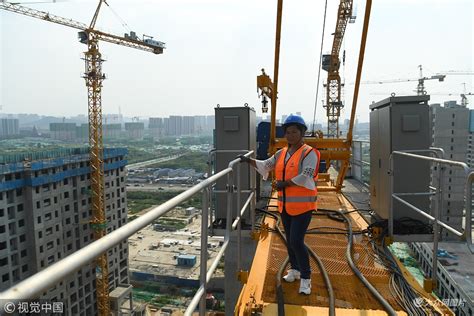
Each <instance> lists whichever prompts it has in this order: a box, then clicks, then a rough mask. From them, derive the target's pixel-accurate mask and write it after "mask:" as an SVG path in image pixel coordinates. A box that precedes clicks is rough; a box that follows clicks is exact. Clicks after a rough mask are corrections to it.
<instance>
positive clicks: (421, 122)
mask: <svg viewBox="0 0 474 316" xmlns="http://www.w3.org/2000/svg"><path fill="white" fill-rule="evenodd" d="M428 100H429V96H427V95H423V96H403V97H390V98H387V99H384V100H382V101H380V102H377V103H373V104H372V105H371V106H370V109H371V112H370V204H371V208H372V210H374V211H375V212H376V213H377V215H378V216H379V217H380V218H381V219H388V217H389V209H390V199H392V197H391V194H390V181H391V177H390V174H389V171H390V170H389V169H390V155H391V153H392V152H393V151H403V150H418V149H419V150H423V149H428V148H429V147H430V145H431V132H430V131H431V127H430V119H429V105H428ZM393 172H394V183H393V192H394V193H414V192H427V191H429V185H430V163H429V162H428V161H424V160H419V159H415V158H409V157H402V156H395V157H394V169H393ZM402 198H403V199H404V200H406V201H408V202H409V203H411V204H413V205H415V206H416V207H418V208H420V209H421V210H423V211H425V212H427V213H430V199H429V196H427V195H424V196H423V195H418V196H403V197H402ZM393 217H394V220H395V221H399V220H403V221H404V222H405V223H407V224H409V223H410V222H411V223H412V224H413V223H415V222H414V221H421V222H422V223H425V224H428V220H427V219H425V218H424V217H423V216H422V215H419V214H418V213H417V212H416V211H414V210H412V209H410V208H409V207H408V206H406V205H404V204H402V203H401V202H399V201H396V200H395V199H394V200H393ZM407 218H408V219H411V220H407ZM396 226H397V225H395V226H394V227H395V228H396ZM399 233H401V231H397V230H396V229H395V230H394V234H395V235H396V234H399ZM410 238H411V237H410ZM414 238H415V239H416V237H414ZM423 240H424V239H423Z"/></svg>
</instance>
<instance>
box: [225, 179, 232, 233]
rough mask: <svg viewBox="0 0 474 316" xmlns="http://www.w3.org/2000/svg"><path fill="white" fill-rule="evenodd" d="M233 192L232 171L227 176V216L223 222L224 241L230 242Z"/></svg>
mask: <svg viewBox="0 0 474 316" xmlns="http://www.w3.org/2000/svg"><path fill="white" fill-rule="evenodd" d="M233 191H234V175H233V171H231V172H229V173H228V174H227V216H226V221H225V238H224V239H225V240H230V233H231V229H232V213H233V212H232V196H233Z"/></svg>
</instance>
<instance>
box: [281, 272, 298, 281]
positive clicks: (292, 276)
mask: <svg viewBox="0 0 474 316" xmlns="http://www.w3.org/2000/svg"><path fill="white" fill-rule="evenodd" d="M300 277H301V273H300V272H299V271H298V270H294V269H290V270H288V273H287V274H286V275H285V276H284V277H283V280H285V281H286V282H294V281H295V280H299V279H300Z"/></svg>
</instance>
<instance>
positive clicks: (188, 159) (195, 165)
mask: <svg viewBox="0 0 474 316" xmlns="http://www.w3.org/2000/svg"><path fill="white" fill-rule="evenodd" d="M207 159H208V154H207V153H206V152H188V153H186V154H184V155H183V156H181V157H179V158H177V159H174V160H169V161H164V162H160V163H157V164H155V165H150V166H149V167H150V168H172V169H178V168H183V169H194V170H196V172H207V163H206V162H207Z"/></svg>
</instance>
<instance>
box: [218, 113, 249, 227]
mask: <svg viewBox="0 0 474 316" xmlns="http://www.w3.org/2000/svg"><path fill="white" fill-rule="evenodd" d="M215 119H216V129H215V144H214V145H215V149H216V156H215V163H216V164H215V172H216V173H217V172H219V171H221V170H223V169H225V168H227V166H228V165H229V162H230V161H232V160H234V159H235V158H236V156H237V155H239V154H242V153H243V150H245V151H248V150H253V151H255V150H256V125H255V121H256V117H255V110H254V109H252V108H250V107H226V108H223V107H218V108H215ZM221 151H226V152H221ZM234 170H236V169H234ZM240 184H241V188H242V190H247V191H248V190H250V189H251V188H255V170H254V169H253V168H251V167H250V166H249V165H248V164H246V163H242V164H240ZM234 185H237V173H236V172H234ZM226 188H227V178H223V179H220V180H219V181H217V183H216V187H215V192H216V193H215V194H214V197H215V199H214V201H215V204H214V207H215V208H214V209H215V217H216V221H217V222H221V223H224V222H225V220H226V215H227V214H226V212H227V194H226V193H222V192H224V191H225V190H226ZM248 195H249V193H242V194H241V202H240V206H241V207H242V206H243V205H244V203H245V201H246V200H247V198H248ZM237 212H238V210H237V195H236V194H234V196H233V207H232V220H233V219H235V218H236V216H237ZM249 214H250V212H249V210H247V213H246V215H245V216H244V222H247V223H248V222H249V218H250V216H249Z"/></svg>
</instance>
